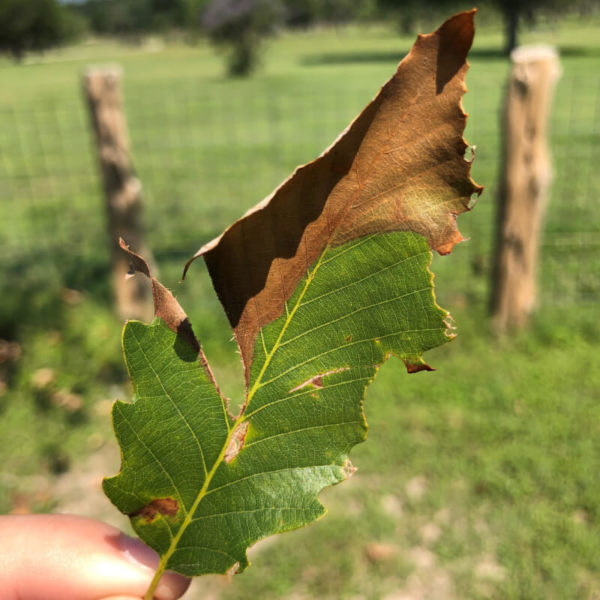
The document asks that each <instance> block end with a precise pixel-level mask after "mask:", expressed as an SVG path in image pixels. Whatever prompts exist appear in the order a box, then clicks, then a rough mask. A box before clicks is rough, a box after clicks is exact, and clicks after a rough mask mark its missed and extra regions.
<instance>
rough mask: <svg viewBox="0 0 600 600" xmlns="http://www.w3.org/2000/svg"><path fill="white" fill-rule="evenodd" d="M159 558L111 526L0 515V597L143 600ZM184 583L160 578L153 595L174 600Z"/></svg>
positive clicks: (78, 519)
mask: <svg viewBox="0 0 600 600" xmlns="http://www.w3.org/2000/svg"><path fill="white" fill-rule="evenodd" d="M158 561H159V559H158V555H157V554H156V552H154V550H152V549H151V548H149V547H148V546H146V545H145V544H143V543H142V542H141V541H140V540H138V539H135V538H131V537H129V536H127V535H125V534H124V533H122V532H121V531H119V530H118V529H116V528H115V527H112V526H111V525H108V524H106V523H102V522H101V521H96V520H94V519H87V518H85V517H77V516H73V515H15V516H0V598H2V599H3V600H13V599H15V600H16V599H19V600H98V599H101V598H138V599H139V598H142V597H143V596H144V593H145V592H146V590H147V588H148V586H149V585H150V582H151V580H152V577H153V576H154V572H155V570H156V567H157V566H158ZM188 586H189V579H187V578H185V577H183V576H182V575H177V574H176V573H170V572H167V573H165V575H163V577H162V579H161V581H160V583H159V585H158V588H157V590H156V592H155V593H154V597H155V598H156V599H157V600H174V599H175V598H179V597H180V596H181V595H182V594H183V593H184V592H185V590H186V589H187V588H188Z"/></svg>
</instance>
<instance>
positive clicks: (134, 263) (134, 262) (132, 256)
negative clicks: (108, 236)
mask: <svg viewBox="0 0 600 600" xmlns="http://www.w3.org/2000/svg"><path fill="white" fill-rule="evenodd" d="M119 246H121V250H123V251H124V252H126V253H127V255H128V256H129V260H130V261H131V264H130V268H131V270H130V271H129V273H128V274H127V275H128V276H132V275H133V274H134V273H135V272H136V271H139V272H140V273H143V274H144V275H145V276H146V277H148V279H152V275H151V274H150V267H149V266H148V263H147V262H146V261H145V260H144V259H143V258H142V257H141V256H140V255H139V254H136V253H135V252H133V250H130V249H129V246H128V245H127V244H126V243H125V240H124V239H123V238H119Z"/></svg>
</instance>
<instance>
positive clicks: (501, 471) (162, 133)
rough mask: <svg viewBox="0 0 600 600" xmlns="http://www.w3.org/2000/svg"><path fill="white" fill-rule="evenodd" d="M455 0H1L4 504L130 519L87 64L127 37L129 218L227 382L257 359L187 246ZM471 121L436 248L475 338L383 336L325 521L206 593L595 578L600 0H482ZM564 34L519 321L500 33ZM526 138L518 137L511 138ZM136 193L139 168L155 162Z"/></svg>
mask: <svg viewBox="0 0 600 600" xmlns="http://www.w3.org/2000/svg"><path fill="white" fill-rule="evenodd" d="M471 7H472V6H471V4H466V3H464V2H457V1H452V0H438V1H434V0H429V1H427V0H422V1H415V0H404V1H400V0H353V1H350V0H214V1H209V0H172V1H168V0H87V1H81V2H71V3H62V4H61V3H58V2H56V1H55V0H0V51H1V52H2V55H1V56H0V82H1V85H0V298H1V301H0V439H1V440H2V442H3V443H2V444H1V446H0V465H1V467H0V512H2V513H26V512H40V511H68V512H75V513H78V514H84V515H88V516H95V517H99V518H102V519H105V520H108V521H110V522H113V523H115V524H116V525H118V526H120V527H123V528H127V523H126V522H125V520H124V519H122V518H121V516H120V515H119V514H114V513H115V512H116V510H115V509H113V508H112V507H111V505H110V504H109V503H108V500H106V499H105V498H104V496H103V495H102V492H101V489H100V486H101V480H102V477H103V476H108V475H112V474H114V473H116V472H117V470H118V468H119V452H118V448H117V445H116V441H115V440H114V437H113V434H112V431H111V425H110V406H111V403H112V402H113V400H115V399H116V398H121V399H127V398H129V397H130V388H129V384H128V382H127V378H126V373H125V369H124V365H123V362H122V356H121V351H120V330H121V324H122V319H121V316H120V314H119V310H118V307H117V306H116V304H115V300H114V291H113V290H112V287H111V286H112V283H111V271H112V268H113V267H112V264H111V233H110V231H109V228H108V226H107V222H108V218H107V208H106V204H107V202H106V199H105V191H104V185H103V179H102V171H101V169H100V166H99V162H98V149H97V142H96V136H95V133H94V128H93V125H92V117H91V115H90V111H89V108H88V101H87V100H86V98H85V94H84V73H85V72H86V70H87V69H88V68H89V67H90V66H98V65H107V64H117V65H119V68H120V70H121V72H122V76H121V78H120V85H121V88H122V95H123V99H124V100H123V101H124V113H123V114H124V116H125V119H126V136H127V137H128V138H129V140H130V154H129V159H130V162H131V164H130V167H131V176H132V177H136V178H137V179H136V180H139V182H141V186H142V187H141V194H138V199H139V202H140V205H141V206H143V215H142V217H141V229H140V235H143V238H144V242H145V245H146V247H147V248H149V249H150V250H151V251H152V253H153V256H154V261H155V263H156V265H157V268H158V270H159V273H160V278H161V280H162V282H163V283H164V284H165V285H167V286H168V287H170V288H171V289H173V291H174V292H175V293H176V295H177V297H178V299H179V300H180V303H181V304H182V305H183V307H184V308H185V309H186V311H187V312H188V314H189V315H190V317H191V320H192V323H193V324H194V327H195V330H196V333H197V335H198V336H199V338H200V339H201V341H202V343H203V345H204V348H205V351H206V354H207V356H208V358H209V360H210V361H211V363H212V364H213V366H214V370H215V371H216V374H217V378H218V379H219V381H220V383H221V386H222V388H223V389H224V391H225V393H226V394H228V395H230V397H232V398H233V399H234V402H239V401H240V400H241V397H242V393H243V383H242V373H241V368H240V366H239V358H238V355H237V354H236V348H235V344H234V343H233V342H232V341H231V333H230V329H229V327H228V324H227V322H226V320H225V318H224V316H223V314H222V310H221V308H220V305H219V303H218V301H217V300H216V298H215V296H214V293H213V292H212V288H211V285H210V281H209V278H208V275H207V273H206V270H205V269H204V267H203V265H201V264H200V262H197V263H195V264H194V265H193V267H192V269H191V272H190V274H189V275H188V278H187V279H186V281H185V282H184V283H180V277H181V273H182V267H183V264H184V263H185V261H186V260H187V259H188V258H189V257H190V256H191V255H192V254H193V253H194V252H195V251H196V250H197V249H198V248H199V247H200V246H201V245H202V244H203V243H205V242H206V241H208V240H210V239H212V238H213V237H215V236H216V235H218V234H219V233H220V232H221V231H222V230H223V229H224V228H225V227H226V226H227V225H229V224H230V223H231V222H232V221H233V220H235V219H236V218H238V217H239V216H240V215H241V214H243V213H244V212H245V211H246V210H247V209H248V208H250V207H251V206H253V205H254V204H255V203H256V202H258V201H259V200H260V199H262V198H263V197H264V196H266V195H267V194H268V193H270V191H271V190H272V189H273V188H274V187H275V186H276V185H277V184H278V183H279V182H280V181H281V180H282V179H283V178H285V177H286V176H287V175H288V174H289V173H290V172H291V171H292V170H293V169H294V167H295V166H296V165H299V164H302V163H305V162H307V161H309V160H311V159H313V158H314V157H315V156H317V155H318V154H319V153H320V152H321V151H322V150H323V149H324V148H325V147H327V146H328V145H329V144H330V143H331V142H332V141H333V140H334V139H335V138H336V136H337V135H338V133H339V132H340V131H341V130H342V129H343V128H344V127H345V126H346V125H347V124H348V123H349V122H350V120H351V119H352V118H354V116H355V115H356V114H357V113H358V112H359V111H360V110H361V109H362V107H363V106H364V105H365V104H366V103H367V102H368V101H369V100H370V99H371V98H372V97H373V96H374V95H375V93H376V92H377V90H378V89H379V88H380V86H381V85H382V84H383V83H384V82H385V81H386V80H387V79H388V78H389V77H390V76H391V75H392V73H393V72H394V70H395V67H396V65H397V63H398V61H399V60H400V59H401V58H402V57H403V56H404V55H405V53H406V52H407V51H408V50H409V48H410V46H411V45H412V43H413V41H414V39H415V35H416V33H417V32H419V31H421V32H429V31H432V30H433V29H435V28H436V27H437V26H438V25H439V24H440V23H441V22H443V20H445V19H446V18H447V17H448V16H449V15H451V14H452V13H453V12H456V11H457V10H463V9H468V8H471ZM478 8H479V13H478V15H477V19H476V21H477V33H476V38H475V43H474V46H473V49H472V51H471V54H470V59H469V60H470V64H471V68H470V70H469V73H468V76H467V86H468V89H469V92H468V93H467V94H466V96H465V98H464V106H465V109H466V111H467V112H468V113H469V115H470V116H469V121H468V125H467V130H466V134H465V137H466V139H467V140H468V142H469V143H471V144H474V145H476V158H475V162H474V165H473V177H474V179H475V181H477V182H478V183H479V184H482V185H484V186H485V188H486V189H485V191H484V193H483V195H482V196H481V198H480V200H479V202H478V204H477V206H476V208H475V210H473V212H471V213H469V214H465V215H463V216H461V217H460V219H459V226H460V229H461V231H462V233H463V235H464V236H465V237H466V238H468V241H466V242H464V243H462V244H460V245H458V246H457V247H456V248H455V249H454V251H453V253H452V254H451V255H450V256H446V257H440V256H436V257H434V260H433V265H432V270H433V271H434V273H435V274H436V287H437V296H438V301H439V303H440V304H441V306H443V307H444V308H446V309H447V310H449V311H450V312H451V313H452V315H453V317H454V320H455V323H456V326H457V330H458V337H457V338H456V339H455V340H454V341H453V342H452V343H451V344H449V345H446V346H445V347H442V348H439V349H436V350H434V351H432V352H430V353H429V354H428V356H427V360H428V362H429V363H430V364H432V365H433V366H435V367H436V368H437V371H436V372H433V373H420V374H417V375H411V376H409V375H407V374H406V372H405V369H404V368H403V366H402V364H401V363H400V362H399V361H396V360H394V359H392V360H390V361H389V363H388V364H386V365H385V367H384V368H383V369H382V370H381V373H380V375H379V376H378V379H377V381H376V382H375V384H374V385H373V386H372V387H371V388H369V392H368V395H367V404H366V412H367V419H368V421H369V426H370V432H369V441H368V442H367V443H366V444H363V445H361V446H359V447H357V448H356V449H355V451H354V453H353V462H354V464H355V465H356V466H357V467H358V472H357V473H356V475H355V476H354V477H353V478H352V479H351V480H350V481H349V482H348V483H345V484H344V485H343V486H339V487H336V488H332V489H329V490H326V491H325V492H324V493H323V494H322V496H321V498H322V501H323V502H324V504H325V505H326V506H327V507H328V508H329V510H330V512H329V514H328V515H327V516H326V517H325V518H324V519H322V520H320V521H319V522H318V523H316V524H315V525H313V526H311V527H309V528H307V529H304V530H301V531H298V532H293V533H289V534H284V535H281V536H277V537H276V538H273V539H269V540H267V541H265V542H262V543H259V544H258V545H257V546H256V547H255V549H253V550H252V551H251V556H252V558H253V561H254V563H255V564H254V565H253V566H252V567H251V568H250V569H249V570H248V571H247V572H246V573H244V574H243V575H240V576H236V577H234V578H233V579H227V578H224V577H216V576H215V577H205V578H202V579H201V580H199V581H198V582H197V583H196V584H195V586H194V588H193V589H192V591H190V594H189V597H190V598H194V597H197V598H203V599H207V598H215V599H217V598H222V599H241V598H255V597H259V598H268V599H270V598H273V599H274V598H290V599H292V598H293V599H294V600H301V599H304V598H332V599H333V598H348V599H353V600H358V599H379V598H382V599H385V600H418V599H429V598H431V599H436V600H446V599H453V598H469V599H471V598H473V599H476V598H523V599H527V600H534V599H537V598H540V599H547V598H557V599H559V598H560V599H562V598H588V599H598V598H600V537H599V535H598V527H599V525H600V480H599V479H598V472H599V468H600V402H599V400H600V397H599V396H600V394H599V390H600V361H598V358H597V355H598V351H599V350H600V342H599V336H600V320H599V316H600V314H599V311H598V299H599V295H600V216H599V214H598V208H599V206H598V196H599V194H600V169H599V168H598V166H599V164H600V6H599V3H598V1H597V0H582V1H578V0H574V1H571V2H568V3H567V2H565V1H564V0H528V1H524V0H523V1H517V0H482V2H480V3H479V6H478ZM531 43H536V44H538V43H545V44H551V45H553V46H554V47H555V48H556V50H557V52H558V54H559V57H560V66H561V70H562V75H561V77H560V79H559V80H558V82H557V83H556V88H555V90H554V92H553V93H552V97H553V99H552V103H551V110H550V114H549V118H548V119H549V125H548V127H549V130H548V144H549V148H550V151H551V162H552V171H553V177H552V182H551V186H550V190H549V197H548V200H547V202H548V205H547V210H546V214H545V218H544V219H543V222H542V231H541V237H540V241H539V245H540V251H539V252H540V256H539V264H538V281H539V291H538V294H537V299H536V303H535V310H534V312H533V314H532V315H531V317H530V318H529V319H528V321H527V324H526V325H525V326H522V327H519V328H511V329H510V330H509V331H506V332H505V333H504V334H503V335H498V331H497V328H495V327H494V320H493V319H492V317H491V315H490V302H491V300H490V296H491V293H492V292H491V290H492V289H493V287H494V284H493V277H494V264H495V262H496V260H497V259H496V258H495V252H496V249H495V248H496V245H495V240H496V237H497V229H496V228H497V212H498V209H497V204H498V197H499V188H500V187H501V185H500V181H501V177H502V172H503V167H502V165H503V160H504V159H503V156H504V157H505V158H506V153H503V151H502V147H503V146H502V139H503V138H502V135H503V131H504V130H505V127H503V125H502V123H503V120H502V113H503V106H504V105H505V102H506V100H505V99H506V94H507V89H508V88H509V86H508V84H507V81H508V77H509V72H510V70H511V62H510V60H509V52H510V50H511V49H513V48H514V47H515V46H516V45H519V44H531ZM509 154H510V150H509ZM138 192H139V189H138Z"/></svg>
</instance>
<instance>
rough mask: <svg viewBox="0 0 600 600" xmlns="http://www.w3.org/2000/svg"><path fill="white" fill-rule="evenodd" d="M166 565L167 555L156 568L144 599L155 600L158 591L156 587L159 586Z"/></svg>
mask: <svg viewBox="0 0 600 600" xmlns="http://www.w3.org/2000/svg"><path fill="white" fill-rule="evenodd" d="M166 566H167V557H166V556H165V557H163V558H161V559H160V562H159V563H158V569H156V573H154V577H153V578H152V581H151V582H150V586H149V587H148V589H147V590H146V593H145V594H144V600H153V598H154V592H155V591H156V588H157V587H158V584H159V582H160V578H161V577H162V576H163V573H164V572H165V568H166Z"/></svg>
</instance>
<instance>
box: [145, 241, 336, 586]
mask: <svg viewBox="0 0 600 600" xmlns="http://www.w3.org/2000/svg"><path fill="white" fill-rule="evenodd" d="M328 248H329V245H326V246H325V248H324V249H323V251H322V252H321V255H320V256H319V260H318V261H317V262H316V263H315V265H314V267H313V268H312V270H311V271H310V272H309V274H308V276H307V278H306V282H305V284H304V288H303V289H302V292H301V293H300V295H299V296H298V299H297V300H296V303H295V305H294V307H293V309H292V310H291V311H290V312H288V313H286V320H285V322H284V324H283V326H282V328H281V331H280V333H279V335H278V337H277V339H276V340H275V343H274V344H273V347H272V348H271V351H270V352H269V353H268V354H267V355H266V357H265V362H264V364H263V366H262V368H261V370H260V372H259V374H258V376H257V378H256V380H255V383H254V385H253V386H252V388H251V389H250V391H249V392H248V396H247V399H246V405H245V407H248V406H249V405H250V401H251V400H252V398H253V397H254V395H255V394H256V392H257V391H258V390H259V389H260V388H261V387H262V384H261V383H260V382H261V379H262V377H263V376H264V374H265V372H266V370H267V368H268V366H269V364H270V362H271V360H272V358H273V356H274V355H275V352H277V349H278V348H279V346H280V344H281V340H282V339H283V336H284V335H285V332H286V331H287V329H288V327H289V326H290V323H291V321H292V319H293V318H294V315H295V314H296V311H297V310H298V308H299V307H300V306H301V304H302V299H303V298H304V296H305V295H306V292H307V291H308V288H309V287H310V284H311V283H312V281H313V280H314V278H315V275H316V273H317V271H318V270H319V267H320V266H321V264H322V261H323V257H324V256H325V254H326V253H327V250H328ZM248 418H249V416H248V415H246V414H245V412H242V414H240V416H239V417H238V418H237V419H236V420H235V422H234V423H233V424H232V425H231V428H230V429H229V433H228V435H227V438H226V439H225V442H224V443H223V447H222V448H221V452H220V453H219V455H218V457H217V458H216V460H215V462H214V464H213V467H212V468H211V470H210V471H209V472H208V473H207V474H206V477H205V479H204V483H203V484H202V487H201V488H200V491H199V492H198V495H197V496H196V499H195V500H194V503H193V504H192V506H191V507H190V510H189V511H188V512H187V513H186V514H185V517H184V519H183V521H182V523H181V526H180V527H179V529H178V531H177V533H176V534H175V535H174V536H173V537H172V538H171V543H170V544H169V548H168V549H167V551H166V552H165V553H164V555H163V556H162V557H161V559H160V563H159V566H158V569H157V571H156V573H155V574H154V578H153V580H152V583H151V585H150V587H149V588H148V592H147V593H150V594H152V593H153V592H154V590H155V589H156V586H157V585H158V582H159V580H160V577H161V576H162V574H163V573H164V571H165V569H166V566H167V563H168V561H169V558H171V556H172V555H173V553H174V552H175V550H177V548H178V543H179V540H180V539H181V537H182V536H183V533H184V532H185V530H186V529H187V528H188V526H189V525H190V524H191V523H192V522H193V520H194V519H193V515H194V513H195V512H196V510H197V508H198V506H199V505H200V502H202V500H203V499H204V497H205V496H206V493H207V491H208V488H209V486H210V483H211V481H212V478H213V477H214V476H215V473H216V472H217V469H218V468H219V466H220V465H221V463H222V462H223V460H224V459H225V453H226V451H227V448H228V447H229V444H230V442H231V439H232V437H233V435H234V433H236V431H237V428H238V427H239V426H240V425H241V424H242V423H243V422H244V421H246V420H247V419H248Z"/></svg>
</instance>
